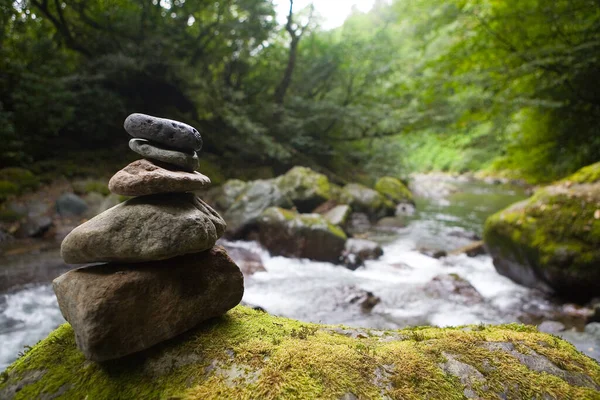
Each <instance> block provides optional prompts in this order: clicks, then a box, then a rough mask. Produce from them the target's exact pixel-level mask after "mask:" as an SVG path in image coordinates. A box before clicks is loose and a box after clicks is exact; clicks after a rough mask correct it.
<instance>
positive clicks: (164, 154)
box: [129, 139, 200, 172]
mask: <svg viewBox="0 0 600 400" xmlns="http://www.w3.org/2000/svg"><path fill="white" fill-rule="evenodd" d="M129 148H130V149H131V150H133V151H135V152H136V153H138V154H139V155H141V156H142V157H144V158H148V159H150V160H156V161H162V162H164V163H167V164H173V165H175V166H177V167H179V168H181V169H182V170H184V171H188V172H193V171H195V170H197V169H198V167H199V165H200V162H199V160H198V155H197V154H196V152H194V153H193V154H187V153H182V152H181V151H177V150H167V149H162V148H160V147H158V146H155V145H153V144H151V143H150V142H149V141H147V140H144V139H131V140H130V141H129Z"/></svg>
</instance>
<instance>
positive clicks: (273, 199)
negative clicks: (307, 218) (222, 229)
mask: <svg viewBox="0 0 600 400" xmlns="http://www.w3.org/2000/svg"><path fill="white" fill-rule="evenodd" d="M269 207H282V208H291V207H293V203H292V201H291V200H290V199H289V198H288V197H287V196H285V195H284V194H283V193H282V192H281V190H280V189H279V188H278V187H277V185H276V184H275V182H273V181H272V180H256V181H252V182H248V184H247V185H246V186H245V188H244V190H243V191H242V193H240V194H239V195H238V196H237V199H236V200H235V202H234V203H233V204H232V205H231V207H229V209H228V210H227V212H226V213H225V220H226V221H227V224H228V229H227V230H228V236H230V237H232V238H240V237H244V235H245V233H246V228H248V227H250V226H251V225H254V224H255V223H256V221H257V219H258V217H259V216H260V215H261V214H262V212H263V211H265V210H266V209H267V208H269Z"/></svg>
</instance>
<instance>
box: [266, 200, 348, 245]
mask: <svg viewBox="0 0 600 400" xmlns="http://www.w3.org/2000/svg"><path fill="white" fill-rule="evenodd" d="M261 218H262V219H263V220H267V221H286V223H288V224H291V225H294V226H296V227H305V228H308V229H309V230H326V231H329V232H330V233H332V234H333V235H335V236H337V237H339V238H341V239H343V240H346V239H347V238H348V237H347V236H346V234H345V233H344V231H343V230H342V229H341V228H340V227H339V226H336V225H333V224H331V223H330V222H329V221H328V220H327V219H326V218H325V217H324V216H322V215H320V214H298V213H297V212H295V211H292V210H286V209H284V208H278V207H270V208H268V209H266V210H265V211H264V212H263V213H262V215H261Z"/></svg>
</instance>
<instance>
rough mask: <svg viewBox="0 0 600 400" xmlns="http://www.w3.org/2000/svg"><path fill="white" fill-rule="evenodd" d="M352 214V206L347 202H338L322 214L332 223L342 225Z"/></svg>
mask: <svg viewBox="0 0 600 400" xmlns="http://www.w3.org/2000/svg"><path fill="white" fill-rule="evenodd" d="M350 214H352V208H351V207H350V206H349V205H347V204H340V205H339V206H335V207H334V208H332V209H331V210H329V211H327V212H326V213H325V214H323V216H324V217H325V219H326V220H327V221H329V222H330V223H331V224H333V225H337V226H344V225H345V224H346V222H348V218H350Z"/></svg>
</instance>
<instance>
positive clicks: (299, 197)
mask: <svg viewBox="0 0 600 400" xmlns="http://www.w3.org/2000/svg"><path fill="white" fill-rule="evenodd" d="M275 181H276V183H277V186H278V187H279V189H280V190H281V192H282V193H283V194H284V195H285V196H287V197H289V199H290V200H291V201H292V202H293V203H294V206H295V207H296V209H297V210H298V211H299V212H302V213H308V212H311V211H313V210H314V209H315V208H316V207H318V206H319V205H321V204H323V203H325V202H326V201H327V200H330V199H331V198H332V193H331V184H330V183H329V179H328V178H327V177H326V176H325V175H323V174H320V173H318V172H315V171H313V170H312V169H310V168H307V167H294V168H292V169H290V170H289V171H288V172H286V174H285V175H282V176H280V177H279V178H277V179H276V180H275Z"/></svg>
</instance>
